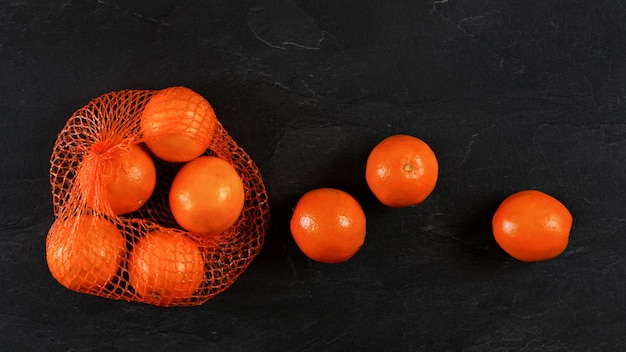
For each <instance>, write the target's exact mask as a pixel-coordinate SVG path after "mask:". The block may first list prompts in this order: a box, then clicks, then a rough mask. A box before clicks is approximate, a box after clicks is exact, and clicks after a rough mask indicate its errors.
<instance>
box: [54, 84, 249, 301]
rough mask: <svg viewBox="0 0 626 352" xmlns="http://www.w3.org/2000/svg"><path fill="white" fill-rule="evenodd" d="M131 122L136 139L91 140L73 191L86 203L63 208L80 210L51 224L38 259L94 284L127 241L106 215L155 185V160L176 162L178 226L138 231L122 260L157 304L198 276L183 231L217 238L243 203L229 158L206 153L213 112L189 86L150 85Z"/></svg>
mask: <svg viewBox="0 0 626 352" xmlns="http://www.w3.org/2000/svg"><path fill="white" fill-rule="evenodd" d="M107 127H110V126H107ZM139 128H140V131H141V132H140V134H141V138H140V141H138V140H131V141H130V142H128V143H126V142H125V141H124V140H123V139H119V138H107V136H106V133H104V134H105V136H103V137H102V139H101V140H98V141H96V142H95V143H93V144H92V145H91V146H90V147H89V150H88V151H87V152H86V155H85V156H84V158H83V160H82V161H81V163H80V166H79V167H78V169H77V172H76V178H75V186H76V188H77V189H78V191H76V192H74V193H76V194H78V195H79V197H80V199H82V200H81V204H84V205H85V206H86V207H87V209H88V210H69V212H70V213H71V212H78V215H77V216H72V217H71V218H69V219H60V220H59V221H56V222H55V223H54V224H53V226H52V227H51V230H50V231H49V234H48V237H47V240H46V257H47V258H46V259H47V262H48V267H49V269H50V272H51V273H52V275H53V277H55V278H56V279H57V280H58V281H59V282H60V283H61V284H62V285H64V286H65V287H67V288H70V289H72V290H75V291H81V292H84V291H88V292H99V291H101V290H102V289H103V288H105V287H106V286H107V285H108V284H110V283H111V282H112V280H114V279H115V277H116V275H118V272H119V269H120V267H121V266H122V262H123V260H124V258H126V251H127V245H126V241H127V240H126V239H125V237H124V235H123V234H122V232H121V231H120V229H119V228H118V227H117V226H116V225H115V224H114V222H112V221H110V220H109V219H111V218H114V217H117V216H120V215H125V214H130V213H133V212H135V211H136V210H138V209H140V208H141V207H142V206H143V205H144V204H146V202H147V201H148V200H149V199H150V198H151V196H152V194H153V192H154V190H155V187H156V184H157V172H156V167H155V162H154V159H153V157H156V158H159V159H161V160H163V161H166V162H170V163H179V164H180V165H182V166H181V167H180V169H179V170H177V172H176V174H175V176H174V178H173V180H172V182H171V185H170V189H169V192H168V201H169V208H170V210H171V214H172V216H173V218H174V219H175V221H176V222H177V223H178V225H179V226H180V228H181V230H182V231H172V230H171V229H160V230H154V231H151V232H149V233H147V234H145V235H144V236H141V237H140V238H139V239H138V240H137V242H136V243H134V244H133V246H132V250H131V252H130V254H129V255H128V260H127V264H126V270H127V275H128V282H129V284H130V285H131V286H132V287H133V289H134V290H135V292H136V293H137V294H138V295H139V296H140V297H142V299H143V301H144V302H148V303H155V304H160V303H163V302H162V301H161V300H162V298H163V297H167V300H168V301H167V303H173V302H174V301H176V300H182V299H188V298H190V297H191V296H192V295H193V294H194V292H196V291H197V290H198V288H199V287H200V285H201V284H202V282H203V279H204V275H205V269H204V258H203V255H202V252H201V250H200V248H199V245H198V243H196V242H195V241H194V240H193V239H192V238H191V237H189V236H186V235H185V233H186V232H191V233H194V234H196V235H199V236H216V235H219V234H222V233H224V232H225V231H226V230H228V229H229V228H230V227H231V226H233V225H234V224H235V222H236V221H237V219H238V218H239V216H240V214H241V212H242V210H243V206H244V201H245V193H244V183H243V180H242V178H241V177H240V175H239V174H238V172H237V170H236V169H235V167H234V166H232V165H231V164H230V163H229V162H228V161H226V160H224V159H222V158H220V157H218V156H213V155H205V154H204V153H205V151H206V150H207V148H208V147H209V145H210V143H211V142H212V139H213V137H214V133H215V130H216V128H217V118H216V116H215V113H214V111H213V109H212V107H211V105H210V104H209V103H208V102H207V101H206V100H205V99H204V98H203V97H202V96H201V95H199V94H198V93H196V92H194V91H193V90H191V89H189V88H186V87H170V88H166V89H162V90H160V91H157V92H156V93H155V94H154V95H152V96H151V97H150V98H149V100H148V102H147V103H146V104H145V107H144V110H143V113H142V115H141V118H140V126H139ZM103 214H104V216H103ZM106 215H108V216H106Z"/></svg>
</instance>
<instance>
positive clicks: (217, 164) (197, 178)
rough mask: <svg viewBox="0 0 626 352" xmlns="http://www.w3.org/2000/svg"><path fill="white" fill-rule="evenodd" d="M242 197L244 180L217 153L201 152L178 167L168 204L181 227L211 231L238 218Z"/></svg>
mask: <svg viewBox="0 0 626 352" xmlns="http://www.w3.org/2000/svg"><path fill="white" fill-rule="evenodd" d="M244 197H245V194H244V186H243V181H242V180H241V177H240V176H239V174H238V173H237V170H235V168H234V167H233V166H232V165H230V164H229V163H228V162H227V161H225V160H223V159H221V158H219V157H216V156H202V157H199V158H196V159H194V160H192V161H190V162H188V163H187V164H185V165H184V166H183V167H182V168H181V169H180V170H179V171H178V173H177V174H176V176H175V177H174V180H173V181H172V186H171V189H170V194H169V205H170V209H171V210H172V214H173V215H174V219H175V220H176V222H178V224H179V225H180V226H181V227H182V228H183V229H185V230H187V231H191V232H196V233H200V234H207V235H213V234H220V233H222V232H224V231H226V230H227V229H228V228H229V227H231V226H232V225H233V224H234V223H235V222H236V221H237V219H238V218H239V215H240V214H241V211H242V209H243V204H244Z"/></svg>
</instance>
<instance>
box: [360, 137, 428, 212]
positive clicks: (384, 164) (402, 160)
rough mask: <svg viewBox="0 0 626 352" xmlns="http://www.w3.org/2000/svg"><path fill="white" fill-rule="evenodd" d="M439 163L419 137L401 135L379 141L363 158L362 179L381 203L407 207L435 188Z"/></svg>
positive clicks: (418, 201) (426, 195)
mask: <svg viewBox="0 0 626 352" xmlns="http://www.w3.org/2000/svg"><path fill="white" fill-rule="evenodd" d="M438 175H439V163H438V162H437V158H436V156H435V153H434V152H433V151H432V149H431V148H430V147H429V146H428V144H426V142H424V141H422V140H421V139H419V138H416V137H413V136H408V135H404V134H398V135H393V136H390V137H387V138H385V139H384V140H382V141H381V142H380V143H379V144H378V145H376V146H375V147H374V149H372V151H371V152H370V155H369V157H368V159H367V164H366V168H365V180H366V182H367V184H368V186H369V188H370V189H371V191H372V193H374V195H375V196H376V198H378V200H379V201H380V202H381V203H383V204H384V205H387V206H390V207H408V206H412V205H416V204H419V203H421V202H423V201H424V200H425V199H426V198H427V197H428V196H429V195H430V194H431V193H432V192H433V190H434V189H435V185H436V183H437V178H438Z"/></svg>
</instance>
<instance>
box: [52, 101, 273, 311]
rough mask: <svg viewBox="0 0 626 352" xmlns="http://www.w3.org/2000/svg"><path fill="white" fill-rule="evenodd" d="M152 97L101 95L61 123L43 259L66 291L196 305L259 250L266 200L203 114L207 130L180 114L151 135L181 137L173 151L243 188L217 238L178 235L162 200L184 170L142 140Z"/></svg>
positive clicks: (243, 158) (258, 181)
mask: <svg viewBox="0 0 626 352" xmlns="http://www.w3.org/2000/svg"><path fill="white" fill-rule="evenodd" d="M158 92H161V91H151V90H124V91H119V92H111V93H107V94H104V95H102V96H100V97H98V98H96V99H93V100H92V101H90V102H89V103H88V104H87V105H86V106H84V107H83V108H81V109H79V110H78V111H76V112H75V113H74V114H73V115H72V116H71V117H70V119H69V120H68V121H67V123H66V125H65V127H64V128H63V130H62V131H61V132H60V133H59V135H58V138H57V141H56V143H55V145H54V149H53V153H52V156H51V159H50V163H51V168H50V183H51V187H52V197H53V209H54V216H55V220H54V223H53V224H52V226H51V227H50V230H49V232H48V235H47V238H46V259H47V262H48V268H49V269H50V272H51V274H52V276H53V277H54V278H55V279H56V280H57V281H58V282H59V283H61V284H62V285H63V286H65V287H66V288H68V289H70V290H73V291H77V292H81V293H85V294H91V295H96V296H100V297H105V298H109V299H117V300H127V301H135V302H143V303H148V304H153V305H158V306H191V305H200V304H202V303H204V302H206V301H208V300H209V299H211V298H213V297H214V296H215V295H217V294H219V293H221V292H223V291H224V290H226V289H227V288H228V287H230V286H231V285H232V284H233V283H234V282H235V280H236V279H237V278H238V277H239V276H240V275H241V274H242V273H243V271H244V270H245V269H246V268H247V267H248V265H249V264H250V263H251V261H252V260H253V259H254V258H255V257H256V255H257V254H258V253H259V251H260V250H261V247H262V245H263V242H264V238H265V235H266V232H267V227H268V223H269V206H268V197H267V193H266V190H265V186H264V184H263V181H262V178H261V174H260V172H259V170H258V168H257V166H256V165H255V163H254V162H253V160H252V159H251V158H250V157H249V156H248V154H246V152H245V151H244V150H243V149H242V148H241V147H239V146H238V145H237V143H235V141H234V140H233V139H232V138H231V137H230V136H229V135H228V133H227V131H226V130H225V129H224V127H223V126H222V125H221V124H220V122H219V121H218V120H217V118H214V113H213V111H212V109H210V110H209V113H210V114H213V115H212V116H213V118H214V121H212V123H211V124H210V126H209V127H208V128H205V127H206V126H204V127H203V126H202V125H201V124H198V121H196V120H194V118H193V116H191V115H189V114H188V115H189V116H191V117H192V118H189V116H187V117H188V118H187V120H186V122H184V123H183V122H182V120H181V122H176V123H171V121H170V122H168V123H165V124H162V125H158V126H157V127H158V128H161V132H164V133H165V135H168V133H169V132H172V133H173V134H172V135H178V136H181V135H185V134H187V137H184V136H183V137H181V138H183V139H182V145H183V146H187V145H191V146H192V147H193V148H196V150H198V148H202V149H201V150H199V151H198V152H193V153H192V154H194V155H192V156H191V157H192V158H193V157H197V156H198V155H196V154H197V153H200V156H216V157H219V158H221V159H223V160H226V161H227V162H228V163H229V164H230V165H232V166H233V167H234V169H235V170H236V171H237V174H238V175H239V176H240V178H241V180H242V181H243V186H244V205H243V209H242V210H241V213H240V214H239V217H238V218H237V220H236V222H235V223H234V224H233V225H232V226H230V227H229V228H228V229H227V230H225V231H223V232H221V233H217V234H211V235H207V234H200V233H193V232H189V231H186V230H184V229H183V228H181V227H180V226H179V225H178V223H177V221H176V220H175V218H174V217H173V215H172V211H171V209H170V205H169V201H168V194H169V190H170V186H171V184H172V181H173V180H174V178H175V176H176V175H177V173H178V171H179V170H180V169H181V167H182V166H184V165H185V164H186V161H180V160H178V161H166V160H163V159H162V158H160V157H157V156H156V155H155V154H153V152H152V150H151V148H148V145H149V142H150V141H148V140H146V135H147V133H142V126H141V123H142V116H143V113H144V110H145V108H146V105H147V104H148V102H149V101H150V99H151V98H152V97H153V96H155V94H157V93H158ZM202 100H203V98H201V99H199V100H198V102H193V101H191V100H189V101H188V106H187V108H189V109H191V110H193V109H200V108H202V109H205V108H206V106H209V108H210V105H208V102H206V101H204V102H202ZM201 103H202V104H204V105H202V104H201ZM198 104H200V105H198ZM178 108H181V109H182V108H184V106H183V107H181V106H179V107H178ZM170 112H171V111H170ZM205 112H206V111H205ZM210 114H209V115H210ZM171 115H176V114H171ZM183 119H184V118H183ZM155 126H156V125H155ZM168 126H176V127H168ZM168 128H169V129H168ZM189 136H190V138H188V137H189ZM149 137H150V136H149ZM152 137H153V136H152ZM152 137H150V138H152ZM178 142H181V140H178V141H174V142H172V143H173V144H172V146H173V147H172V148H174V147H175V145H176V143H178ZM196 142H197V143H196ZM179 144H180V143H179ZM168 148H169V147H168ZM154 149H155V150H156V149H158V148H157V147H155V148H154ZM168 150H172V149H171V148H169V149H168ZM175 152H177V151H175ZM179 154H180V153H179ZM186 158H187V159H189V156H187V157H186ZM112 170H113V171H112Z"/></svg>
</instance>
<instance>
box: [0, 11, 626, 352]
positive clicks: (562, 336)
mask: <svg viewBox="0 0 626 352" xmlns="http://www.w3.org/2000/svg"><path fill="white" fill-rule="evenodd" d="M171 85H185V86H188V87H190V88H192V89H194V90H196V91H197V92H199V93H200V94H202V95H203V96H205V97H206V98H207V99H208V100H209V101H210V102H211V103H212V105H213V106H214V108H215V110H216V112H217V114H218V117H219V118H220V121H221V122H222V124H223V125H224V126H225V127H226V128H227V129H228V131H229V133H230V134H231V136H232V137H233V138H234V139H235V140H236V141H237V142H238V143H239V144H240V145H241V146H242V147H243V148H244V149H245V150H246V151H247V152H248V153H249V154H250V155H251V156H252V158H253V159H254V160H255V161H256V163H257V164H258V166H259V168H260V169H261V172H262V173H263V176H264V180H265V183H266V185H267V189H268V192H269V195H270V202H271V203H270V206H271V214H272V220H271V224H270V229H269V233H268V235H267V238H266V243H265V246H264V247H263V250H262V252H261V254H260V255H259V256H258V257H257V258H256V260H255V261H254V262H253V263H252V264H251V265H250V267H249V268H248V270H247V271H246V272H245V273H244V274H243V275H242V276H241V277H240V278H239V280H238V281H237V282H236V283H235V284H234V285H233V286H232V287H231V288H229V289H228V290H227V291H226V292H224V293H222V294H220V295H219V296H217V297H216V298H214V299H213V300H211V301H209V302H207V303H206V304H204V305H202V306H198V307H191V308H170V309H165V308H158V307H153V306H148V305H144V304H139V303H129V302H123V301H110V300H106V299H102V298H98V297H94V296H87V295H82V294H78V293H74V292H72V291H69V290H66V289H65V288H63V287H61V286H60V285H59V284H58V283H57V282H56V281H55V280H54V279H53V278H52V277H51V275H50V274H49V272H48V269H47V266H46V262H45V247H44V246H45V236H46V233H47V230H48V228H49V226H50V225H51V223H52V221H53V215H52V206H51V195H50V186H49V181H48V180H49V157H50V154H51V153H52V146H53V143H54V141H55V139H56V135H57V133H58V132H59V131H60V129H61V128H62V126H63V125H64V123H65V121H66V120H67V118H68V117H69V116H70V115H71V114H72V113H73V112H74V111H75V110H77V109H78V108H80V107H81V106H83V105H84V104H86V103H87V102H88V101H89V100H90V99H92V98H94V97H96V96H98V95H100V94H103V93H106V92H109V91H113V90H121V89H127V88H130V89H158V88H163V87H167V86H171ZM625 104H626V2H624V1H621V0H603V1H598V0H587V1H584V0H580V1H565V0H561V1H513V0H472V1H469V0H438V1H421V0H417V1H384V0H381V1H353V0H350V1H330V0H325V1H300V0H294V1H288V0H249V1H230V0H222V1H174V0H161V1H148V0H142V1H137V0H135V1H122V0H98V1H76V0H66V1H57V0H53V1H29V0H27V1H16V0H8V1H7V0H2V1H0V113H1V116H0V131H1V133H2V136H1V138H0V153H1V157H0V191H1V195H2V201H1V202H0V286H1V287H2V289H1V290H0V346H2V347H1V348H2V350H6V351H17V350H24V351H26V350H32V351H104V350H106V351H128V350H149V351H161V350H167V351H172V350H176V351H192V350H202V351H351V350H359V351H467V352H469V351H621V350H625V349H626V337H625V334H624V333H625V332H626V297H625V293H626V259H625V254H626V250H625V246H626V239H625V238H624V223H625V219H626V217H625V215H624V196H625V195H626V191H625V190H624V183H625V182H624V181H625V176H624V175H625V174H626V169H625V166H624V165H625V162H626V117H625V113H626V106H625ZM395 133H406V134H412V135H415V136H418V137H420V138H422V139H424V140H425V141H427V142H428V143H429V144H430V145H431V146H432V148H433V149H434V151H435V152H436V154H437V156H438V158H439V162H440V167H441V171H440V179H439V182H438V184H437V187H436V189H435V191H434V192H433V194H432V196H431V197H430V198H429V199H428V200H427V201H426V202H424V203H423V204H421V205H418V206H416V207H412V208H406V209H390V208H385V207H383V206H381V205H380V204H379V203H378V202H377V201H376V200H375V198H374V197H373V196H372V195H371V193H370V192H369V190H368V189H367V186H366V184H365V181H364V167H365V159H366V157H367V154H368V152H369V150H370V149H371V148H372V147H373V146H374V145H375V144H376V143H377V142H378V141H379V140H381V139H382V138H384V137H386V136H388V135H391V134H395ZM318 187H338V188H341V189H344V190H346V191H348V192H350V193H352V194H353V195H354V196H355V197H356V198H357V199H358V200H359V201H360V202H361V204H362V205H363V208H364V210H365V212H366V214H367V218H368V228H367V230H368V233H367V238H366V241H365V244H364V246H363V247H362V249H361V250H360V252H359V253H358V254H357V255H356V256H354V257H353V258H352V259H351V260H350V261H348V262H346V263H343V264H338V265H324V264H320V263H316V262H313V261H311V260H308V259H307V258H306V257H305V256H304V255H303V254H302V253H301V252H300V251H299V250H298V248H297V247H296V246H295V243H294V242H293V240H292V238H291V235H290V234H289V228H288V222H289V218H290V215H291V209H292V208H293V206H294V205H295V202H296V200H297V199H298V197H299V196H300V195H301V194H303V193H304V192H306V191H308V190H310V189H313V188H318ZM528 188H534V189H540V190H542V191H544V192H547V193H549V194H551V195H553V196H555V197H557V198H559V199H560V200H561V201H562V202H563V203H565V204H566V205H567V206H568V207H569V209H570V210H571V212H572V213H573V215H574V219H575V220H574V226H573V229H572V232H571V238H570V244H569V246H568V248H567V250H566V251H565V252H564V253H563V254H562V255H561V256H559V257H558V258H557V259H554V260H551V261H547V262H542V263H535V264H524V263H519V262H516V261H515V260H513V259H511V258H510V257H508V256H507V255H505V253H504V252H503V251H502V250H501V249H499V247H498V246H497V245H496V243H495V241H494V240H493V238H492V237H491V232H490V219H491V216H492V214H493V212H494V211H495V208H496V206H497V205H498V204H499V202H500V201H502V200H503V199H504V198H505V197H506V196H507V195H509V194H511V193H512V192H515V191H518V190H522V189H528Z"/></svg>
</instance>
